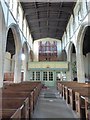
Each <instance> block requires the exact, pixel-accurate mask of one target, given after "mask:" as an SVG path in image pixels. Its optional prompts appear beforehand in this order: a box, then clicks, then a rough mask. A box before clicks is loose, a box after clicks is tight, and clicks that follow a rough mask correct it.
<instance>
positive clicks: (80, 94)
mask: <svg viewBox="0 0 90 120" xmlns="http://www.w3.org/2000/svg"><path fill="white" fill-rule="evenodd" d="M89 90H90V87H88V88H83V89H82V90H79V91H77V92H75V104H76V112H77V114H78V115H79V116H80V118H85V119H86V118H87V113H86V111H85V97H89V96H90V93H89Z"/></svg>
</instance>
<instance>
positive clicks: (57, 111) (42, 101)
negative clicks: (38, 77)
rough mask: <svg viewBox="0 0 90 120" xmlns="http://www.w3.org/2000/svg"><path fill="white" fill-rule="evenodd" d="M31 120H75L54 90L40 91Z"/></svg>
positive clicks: (74, 116) (71, 112)
mask: <svg viewBox="0 0 90 120" xmlns="http://www.w3.org/2000/svg"><path fill="white" fill-rule="evenodd" d="M32 118H76V115H75V113H74V112H73V111H72V110H71V108H70V107H69V106H68V105H67V104H66V102H65V101H64V100H63V99H62V97H60V95H59V93H58V91H57V90H56V89H55V88H52V87H49V88H47V89H42V91H41V93H40V95H39V98H38V101H37V104H36V107H35V110H34V114H33V116H32Z"/></svg>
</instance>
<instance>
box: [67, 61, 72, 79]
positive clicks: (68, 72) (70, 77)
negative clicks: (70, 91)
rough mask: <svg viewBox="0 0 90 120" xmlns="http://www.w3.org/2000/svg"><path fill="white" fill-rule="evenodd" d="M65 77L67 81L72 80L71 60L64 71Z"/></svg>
mask: <svg viewBox="0 0 90 120" xmlns="http://www.w3.org/2000/svg"><path fill="white" fill-rule="evenodd" d="M66 77H67V78H66V79H67V81H72V80H73V73H72V67H71V62H69V71H67V72H66Z"/></svg>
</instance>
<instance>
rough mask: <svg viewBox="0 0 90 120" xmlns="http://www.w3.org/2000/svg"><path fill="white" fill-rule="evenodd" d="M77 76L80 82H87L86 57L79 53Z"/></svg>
mask: <svg viewBox="0 0 90 120" xmlns="http://www.w3.org/2000/svg"><path fill="white" fill-rule="evenodd" d="M76 59H77V78H78V82H79V83H84V82H85V72H84V58H83V55H82V54H80V53H77V57H76Z"/></svg>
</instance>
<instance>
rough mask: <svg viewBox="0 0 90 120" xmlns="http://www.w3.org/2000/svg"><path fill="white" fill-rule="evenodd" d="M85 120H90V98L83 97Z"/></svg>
mask: <svg viewBox="0 0 90 120" xmlns="http://www.w3.org/2000/svg"><path fill="white" fill-rule="evenodd" d="M85 113H86V120H90V97H85Z"/></svg>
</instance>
